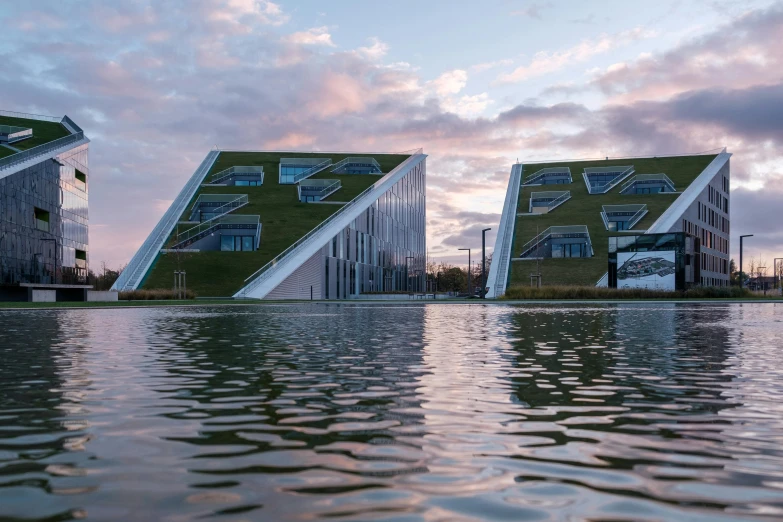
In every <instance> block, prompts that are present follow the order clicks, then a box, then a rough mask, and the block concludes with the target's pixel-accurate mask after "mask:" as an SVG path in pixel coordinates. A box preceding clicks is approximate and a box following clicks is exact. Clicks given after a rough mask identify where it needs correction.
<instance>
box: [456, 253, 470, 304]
mask: <svg viewBox="0 0 783 522" xmlns="http://www.w3.org/2000/svg"><path fill="white" fill-rule="evenodd" d="M457 250H467V251H468V295H471V293H470V249H469V248H458V249H457Z"/></svg>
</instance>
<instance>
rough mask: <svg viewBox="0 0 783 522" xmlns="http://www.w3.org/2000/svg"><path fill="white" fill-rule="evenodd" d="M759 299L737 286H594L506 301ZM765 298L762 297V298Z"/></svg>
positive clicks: (529, 290)
mask: <svg viewBox="0 0 783 522" xmlns="http://www.w3.org/2000/svg"><path fill="white" fill-rule="evenodd" d="M745 298H749V299H758V298H759V297H758V296H756V295H754V294H753V293H752V292H751V291H750V290H748V289H742V288H738V287H728V288H724V287H704V288H701V287H699V288H692V289H690V290H686V291H684V292H680V291H674V292H670V291H665V290H647V289H644V288H598V287H595V286H542V287H541V288H534V287H530V286H512V287H510V288H508V289H507V290H506V295H505V297H504V299H581V300H584V299H595V300H603V299H745ZM762 298H763V297H762Z"/></svg>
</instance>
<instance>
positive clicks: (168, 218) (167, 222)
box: [112, 151, 220, 290]
mask: <svg viewBox="0 0 783 522" xmlns="http://www.w3.org/2000/svg"><path fill="white" fill-rule="evenodd" d="M219 154H220V152H218V151H210V152H209V153H208V154H207V156H206V158H204V161H202V162H201V165H199V167H198V169H196V172H194V173H193V175H192V176H191V177H190V179H189V180H188V182H187V183H186V184H185V186H184V187H182V190H181V191H180V193H179V194H178V195H177V197H176V199H175V200H174V202H173V203H172V204H171V206H170V207H169V209H168V210H167V211H166V212H165V213H164V214H163V217H161V219H160V221H158V224H157V225H155V228H153V229H152V232H151V233H150V235H149V236H148V237H147V239H146V240H145V241H144V243H142V245H141V248H139V250H138V251H137V252H136V254H135V255H134V256H133V257H132V258H131V260H130V262H129V263H128V265H127V266H126V267H125V270H123V271H122V272H121V273H120V276H119V277H118V278H117V281H116V282H115V283H114V285H113V286H112V290H135V289H136V287H137V286H138V283H139V279H141V277H142V276H143V275H144V274H145V273H146V272H147V270H148V269H149V266H150V265H151V264H152V262H153V260H154V259H155V257H157V255H158V253H159V252H160V249H161V247H162V246H163V245H164V243H165V241H166V239H167V238H168V237H169V235H171V231H172V229H173V228H174V227H175V226H177V221H178V220H179V217H180V216H181V215H182V213H183V212H184V211H185V210H186V208H187V205H188V203H189V202H190V200H191V199H192V198H193V195H194V194H195V193H196V191H197V190H198V188H199V186H200V185H201V182H202V181H204V178H206V176H207V172H209V169H210V168H212V165H213V164H214V163H215V160H216V159H217V157H218V155H219Z"/></svg>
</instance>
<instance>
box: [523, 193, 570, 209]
mask: <svg viewBox="0 0 783 522" xmlns="http://www.w3.org/2000/svg"><path fill="white" fill-rule="evenodd" d="M569 199H571V191H570V190H554V191H549V192H531V193H530V209H529V211H530V212H533V208H534V207H533V203H534V202H535V201H536V200H538V201H541V200H545V201H546V202H547V204H546V206H545V207H546V209H547V210H546V211H547V212H551V211H552V210H553V209H554V208H555V207H558V206H560V205H562V204H563V203H565V202H566V201H568V200H569ZM537 208H541V206H538V207H537Z"/></svg>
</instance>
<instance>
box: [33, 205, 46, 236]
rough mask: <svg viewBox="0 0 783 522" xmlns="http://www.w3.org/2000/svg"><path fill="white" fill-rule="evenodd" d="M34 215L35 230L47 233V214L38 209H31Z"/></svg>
mask: <svg viewBox="0 0 783 522" xmlns="http://www.w3.org/2000/svg"><path fill="white" fill-rule="evenodd" d="M33 212H34V214H35V228H37V229H38V230H43V231H44V232H49V212H47V211H46V210H42V209H40V208H38V207H34V208H33Z"/></svg>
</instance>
